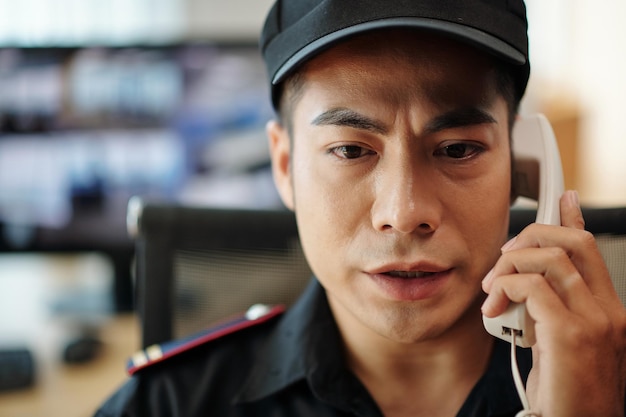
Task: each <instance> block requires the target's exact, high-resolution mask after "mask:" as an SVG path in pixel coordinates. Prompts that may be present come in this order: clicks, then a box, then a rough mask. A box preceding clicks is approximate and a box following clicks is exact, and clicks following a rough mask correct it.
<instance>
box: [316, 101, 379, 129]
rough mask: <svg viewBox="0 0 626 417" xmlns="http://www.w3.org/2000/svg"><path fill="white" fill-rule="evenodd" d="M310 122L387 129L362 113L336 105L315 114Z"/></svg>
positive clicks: (319, 124) (355, 127) (318, 124)
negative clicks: (317, 114)
mask: <svg viewBox="0 0 626 417" xmlns="http://www.w3.org/2000/svg"><path fill="white" fill-rule="evenodd" d="M311 124H313V125H316V126H325V125H332V126H343V127H351V128H354V129H360V130H368V131H371V132H375V133H385V132H386V131H387V129H386V128H385V126H384V125H383V124H382V123H380V122H379V121H376V120H374V119H371V118H369V117H367V116H365V115H363V114H360V113H357V112H356V111H354V110H350V109H346V108H344V107H337V108H333V109H329V110H326V111H325V112H323V113H322V114H320V115H319V116H317V117H316V118H315V119H313V121H312V122H311Z"/></svg>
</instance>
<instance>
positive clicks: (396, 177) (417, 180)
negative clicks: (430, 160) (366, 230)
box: [372, 158, 441, 234]
mask: <svg viewBox="0 0 626 417" xmlns="http://www.w3.org/2000/svg"><path fill="white" fill-rule="evenodd" d="M393 165H394V166H393V167H389V166H388V167H385V169H383V170H381V171H382V173H381V174H380V175H379V176H378V178H377V184H376V199H375V201H374V204H373V206H372V223H373V226H374V228H375V229H376V230H380V231H396V232H398V233H402V234H408V233H420V234H429V233H432V232H434V231H435V230H437V228H438V227H439V224H440V219H441V204H440V201H439V199H438V198H437V195H438V190H437V187H438V186H437V184H436V183H435V181H434V179H433V173H431V172H429V168H428V167H427V166H420V165H419V163H418V162H415V161H412V160H411V159H410V158H403V161H402V162H401V163H397V164H393Z"/></svg>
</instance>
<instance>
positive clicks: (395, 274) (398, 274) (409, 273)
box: [383, 271, 437, 278]
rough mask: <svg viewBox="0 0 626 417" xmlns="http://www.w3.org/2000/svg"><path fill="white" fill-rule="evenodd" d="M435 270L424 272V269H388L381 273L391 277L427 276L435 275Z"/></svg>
mask: <svg viewBox="0 0 626 417" xmlns="http://www.w3.org/2000/svg"><path fill="white" fill-rule="evenodd" d="M436 273H437V272H425V271H389V272H385V273H384V274H383V275H388V276H390V277H392V278H428V277H431V276H433V275H435V274H436Z"/></svg>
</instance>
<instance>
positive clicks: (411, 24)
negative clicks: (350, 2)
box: [272, 17, 526, 85]
mask: <svg viewBox="0 0 626 417" xmlns="http://www.w3.org/2000/svg"><path fill="white" fill-rule="evenodd" d="M384 28H413V29H422V30H429V31H432V32H438V33H441V34H445V35H448V36H451V37H453V38H455V39H458V40H459V41H461V42H466V43H468V44H471V45H473V46H476V47H477V48H479V49H483V50H485V51H486V52H488V53H491V54H493V55H496V56H498V57H500V58H502V59H505V60H506V61H508V62H510V63H512V64H515V65H524V64H526V57H525V56H524V54H523V53H522V52H520V51H518V50H517V49H515V48H514V47H513V46H511V45H510V44H508V43H506V42H504V41H502V40H501V39H498V38H497V37H495V36H492V35H489V34H487V33H485V32H482V31H480V30H478V29H474V28H472V27H468V26H464V25H460V24H455V23H452V22H447V21H442V20H436V19H429V18H420V17H396V18H387V19H380V20H374V21H368V22H364V23H360V24H358V25H354V26H350V27H347V28H345V29H340V30H338V31H335V32H333V33H330V34H328V35H326V36H323V37H321V38H318V39H316V40H314V41H313V42H311V43H309V44H308V45H306V46H305V47H304V48H302V49H300V50H299V51H297V52H296V53H295V54H294V55H292V56H291V57H290V58H289V59H288V60H287V61H286V62H285V63H284V64H283V65H282V66H281V67H280V68H279V69H278V70H277V71H276V73H275V74H274V77H273V78H272V84H274V85H276V84H278V83H280V82H281V81H283V80H284V78H285V77H286V76H287V75H288V74H289V73H290V72H291V70H292V69H293V68H295V67H296V66H298V65H300V64H301V63H303V62H304V61H306V60H308V59H310V58H312V57H313V56H315V55H317V54H319V52H320V51H321V50H323V49H326V48H329V47H330V46H332V45H333V44H335V43H337V42H339V41H340V40H343V39H346V38H347V37H350V36H354V35H357V34H359V33H363V32H367V31H371V30H376V29H384Z"/></svg>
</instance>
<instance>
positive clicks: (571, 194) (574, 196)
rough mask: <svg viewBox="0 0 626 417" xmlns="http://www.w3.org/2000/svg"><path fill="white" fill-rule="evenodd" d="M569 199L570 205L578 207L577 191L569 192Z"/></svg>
mask: <svg viewBox="0 0 626 417" xmlns="http://www.w3.org/2000/svg"><path fill="white" fill-rule="evenodd" d="M569 198H570V201H571V202H572V204H574V205H575V206H580V197H579V195H578V191H576V190H571V191H570V192H569Z"/></svg>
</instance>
